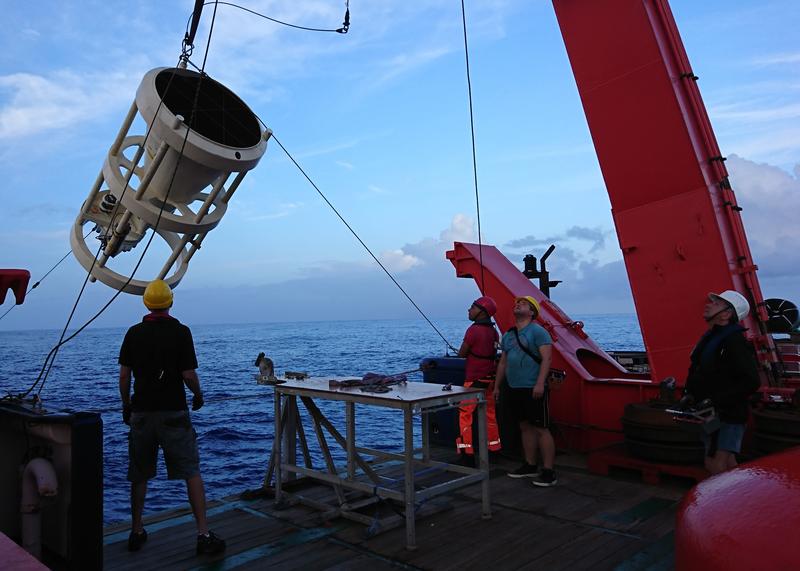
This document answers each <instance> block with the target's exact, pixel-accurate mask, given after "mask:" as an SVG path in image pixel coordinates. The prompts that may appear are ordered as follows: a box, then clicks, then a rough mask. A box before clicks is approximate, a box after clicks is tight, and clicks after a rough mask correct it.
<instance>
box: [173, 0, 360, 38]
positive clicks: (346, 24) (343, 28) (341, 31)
mask: <svg viewBox="0 0 800 571" xmlns="http://www.w3.org/2000/svg"><path fill="white" fill-rule="evenodd" d="M198 4H199V5H200V10H202V6H206V5H208V4H215V5H216V4H219V5H221V6H230V7H231V8H238V9H239V10H242V11H244V12H248V13H250V14H252V15H253V16H258V17H259V18H264V19H265V20H269V21H270V22H274V23H276V24H280V25H282V26H287V27H289V28H295V29H297V30H305V31H307V32H336V33H337V34H346V33H347V32H348V31H350V0H345V12H344V21H343V22H342V25H341V27H339V28H309V27H306V26H298V25H297V24H290V23H289V22H284V21H282V20H278V19H276V18H270V17H269V16H267V15H265V14H261V13H260V12H256V11H255V10H251V9H250V8H245V7H244V6H240V5H239V4H234V3H232V2H206V3H205V4H203V3H202V0H195V11H194V12H193V13H192V25H193V26H194V14H195V13H197V12H198V8H197V6H198ZM186 27H187V30H188V29H189V24H188V23H187V26H186ZM186 36H187V38H188V37H189V32H188V31H187V32H186Z"/></svg>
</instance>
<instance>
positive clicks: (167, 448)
mask: <svg viewBox="0 0 800 571" xmlns="http://www.w3.org/2000/svg"><path fill="white" fill-rule="evenodd" d="M159 446H160V447H161V449H162V450H163V451H164V463H165V464H166V465H167V478H169V479H170V480H188V479H189V478H191V477H192V476H195V475H197V474H199V473H200V457H199V455H198V453H197V433H196V432H195V430H194V428H193V427H192V421H191V420H190V419H189V411H188V410H163V411H148V412H134V413H133V414H131V431H130V433H129V434H128V459H129V463H128V481H129V482H141V481H143V480H149V479H151V478H153V477H155V475H156V462H157V460H158V448H159Z"/></svg>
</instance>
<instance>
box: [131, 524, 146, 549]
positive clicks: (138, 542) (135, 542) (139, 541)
mask: <svg viewBox="0 0 800 571" xmlns="http://www.w3.org/2000/svg"><path fill="white" fill-rule="evenodd" d="M145 541H147V530H145V529H143V530H142V531H140V532H138V533H137V532H135V531H133V530H131V534H130V535H129V536H128V551H139V550H140V549H141V548H142V545H144V542H145Z"/></svg>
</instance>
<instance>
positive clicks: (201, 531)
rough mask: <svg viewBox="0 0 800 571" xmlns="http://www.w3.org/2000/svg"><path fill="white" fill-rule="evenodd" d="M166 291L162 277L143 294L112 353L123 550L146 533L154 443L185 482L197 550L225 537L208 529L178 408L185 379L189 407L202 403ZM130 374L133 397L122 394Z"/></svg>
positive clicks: (190, 345) (190, 431) (186, 424)
mask: <svg viewBox="0 0 800 571" xmlns="http://www.w3.org/2000/svg"><path fill="white" fill-rule="evenodd" d="M172 299H173V298H172V290H171V289H170V287H169V285H167V283H166V282H164V281H163V280H155V281H153V282H151V283H150V284H149V285H148V286H147V289H146V290H145V292H144V298H143V301H144V304H145V306H146V307H147V308H148V309H149V310H150V313H149V314H148V315H145V317H144V319H142V322H141V323H138V324H136V325H134V326H133V327H131V328H130V329H128V332H127V333H126V334H125V340H124V341H123V342H122V347H121V348H120V352H119V364H120V368H119V392H120V396H121V397H122V417H123V420H124V422H125V424H128V425H130V427H131V431H130V435H129V437H128V455H129V464H128V480H129V481H130V482H131V519H132V522H131V534H130V536H129V537H128V550H130V551H138V550H139V549H141V547H142V545H143V544H144V542H145V541H147V532H146V531H145V529H144V526H143V524H142V512H143V511H144V500H145V496H146V495H147V481H148V480H149V479H150V478H153V477H154V476H155V475H156V460H157V458H158V448H159V447H161V449H162V450H163V451H164V463H165V464H166V466H167V477H168V478H169V479H170V480H185V481H186V490H187V492H188V495H189V503H190V504H191V506H192V512H193V513H194V517H195V521H196V523H197V554H198V555H200V554H213V553H220V552H222V551H224V550H225V541H224V540H223V539H221V538H220V537H218V536H217V535H215V534H214V533H212V532H210V531H208V525H207V522H206V496H205V489H204V487H203V478H202V476H201V475H200V458H199V455H198V452H197V438H196V434H195V431H194V428H193V427H192V422H191V419H190V418H189V410H188V407H187V406H186V393H185V391H184V388H183V385H184V384H186V386H187V387H189V390H190V391H191V392H192V395H193V397H192V410H198V409H199V408H200V407H202V406H203V393H202V391H201V390H200V379H199V378H198V376H197V373H196V371H195V370H196V369H197V357H196V356H195V352H194V342H193V341H192V332H191V331H190V330H189V328H188V327H186V326H185V325H183V324H181V323H180V322H179V321H178V320H177V319H175V318H174V317H172V316H170V314H169V308H170V307H172ZM131 372H133V378H134V380H135V382H134V390H133V398H131V396H130V389H131Z"/></svg>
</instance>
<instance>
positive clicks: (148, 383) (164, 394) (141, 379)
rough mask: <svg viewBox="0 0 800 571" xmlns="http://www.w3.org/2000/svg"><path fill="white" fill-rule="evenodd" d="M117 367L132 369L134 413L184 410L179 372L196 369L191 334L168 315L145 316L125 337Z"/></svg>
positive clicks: (132, 404)
mask: <svg viewBox="0 0 800 571" xmlns="http://www.w3.org/2000/svg"><path fill="white" fill-rule="evenodd" d="M119 364H120V365H124V366H126V367H130V368H131V369H132V370H133V378H134V384H133V398H132V399H131V406H132V408H133V410H135V411H148V410H186V408H187V406H186V392H185V390H184V388H183V375H182V374H181V372H182V371H188V370H194V369H196V368H197V357H196V355H195V353H194V342H193V341H192V332H191V331H190V330H189V328H188V327H186V326H185V325H183V324H182V323H180V322H179V321H178V320H177V319H175V318H173V317H169V316H154V315H153V314H150V315H147V316H145V318H144V319H143V320H142V322H141V323H137V324H136V325H134V326H133V327H131V328H130V329H128V332H127V333H126V334H125V340H124V341H123V342H122V347H121V348H120V350H119Z"/></svg>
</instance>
